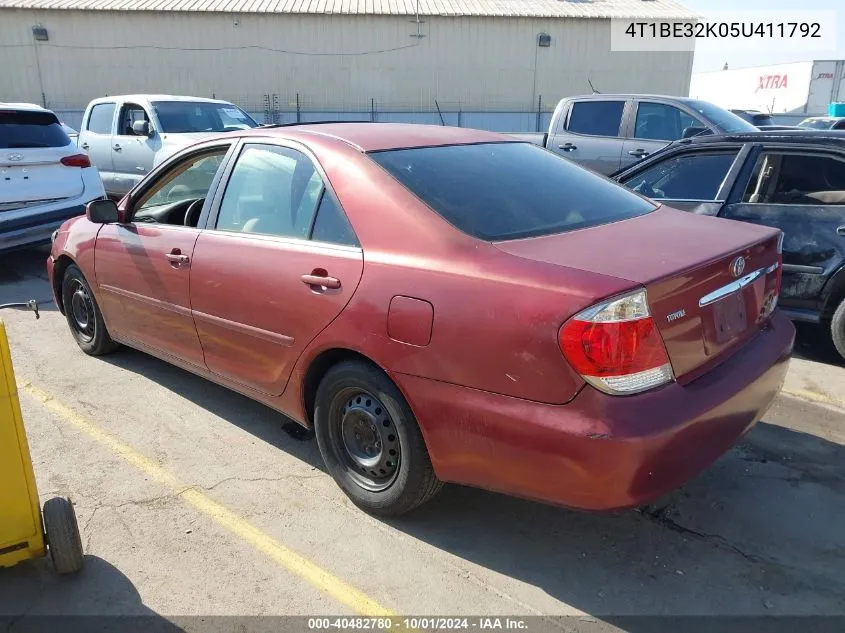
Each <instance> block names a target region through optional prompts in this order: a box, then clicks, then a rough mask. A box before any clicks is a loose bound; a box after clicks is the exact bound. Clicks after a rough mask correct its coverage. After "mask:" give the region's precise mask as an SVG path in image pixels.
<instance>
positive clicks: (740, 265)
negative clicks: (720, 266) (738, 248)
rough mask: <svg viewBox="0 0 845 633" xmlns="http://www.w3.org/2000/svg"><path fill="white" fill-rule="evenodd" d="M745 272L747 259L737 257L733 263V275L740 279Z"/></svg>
mask: <svg viewBox="0 0 845 633" xmlns="http://www.w3.org/2000/svg"><path fill="white" fill-rule="evenodd" d="M743 272H745V258H744V257H737V258H736V259H735V260H733V261H732V262H731V274H732V275H733V276H734V277H739V276H740V275H741V274H742V273H743Z"/></svg>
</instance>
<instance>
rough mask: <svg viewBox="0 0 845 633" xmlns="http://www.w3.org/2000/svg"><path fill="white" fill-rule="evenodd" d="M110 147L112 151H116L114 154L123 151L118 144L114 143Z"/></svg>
mask: <svg viewBox="0 0 845 633" xmlns="http://www.w3.org/2000/svg"><path fill="white" fill-rule="evenodd" d="M112 147H113V148H114V151H116V152H119V151H120V150H122V149H123V148H122V147H121V146H120V144H119V143H115V144H114V145H112Z"/></svg>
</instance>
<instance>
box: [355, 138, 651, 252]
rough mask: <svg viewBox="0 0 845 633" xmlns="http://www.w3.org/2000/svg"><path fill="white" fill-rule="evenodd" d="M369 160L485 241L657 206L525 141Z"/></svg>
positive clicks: (421, 150)
mask: <svg viewBox="0 0 845 633" xmlns="http://www.w3.org/2000/svg"><path fill="white" fill-rule="evenodd" d="M370 157H371V158H372V159H373V160H375V161H376V162H377V163H378V164H379V165H381V166H382V167H383V168H384V169H386V170H387V171H388V172H389V173H390V174H391V175H392V176H393V177H394V178H396V179H397V180H398V181H399V182H401V183H402V184H403V185H405V186H406V187H407V188H408V189H410V190H411V191H412V192H413V193H414V194H416V195H417V197H419V198H420V199H421V200H422V201H423V202H425V203H426V204H428V206H430V207H431V208H432V209H434V210H435V211H436V212H437V213H438V214H440V215H441V216H442V217H443V218H445V219H446V220H447V221H448V222H450V223H451V224H452V225H454V226H455V227H457V228H458V229H460V230H461V231H463V232H465V233H468V234H470V235H472V236H474V237H477V238H479V239H483V240H487V241H499V240H510V239H518V238H523V237H534V236H538V235H550V234H553V233H562V232H565V231H571V230H574V229H581V228H586V227H590V226H596V225H598V224H607V223H609V222H615V221H617V220H624V219H627V218H632V217H636V216H639V215H643V214H645V213H649V212H650V211H653V210H654V209H655V208H656V207H655V205H654V204H652V203H650V202H648V201H647V200H645V199H644V198H641V197H640V196H638V195H636V194H634V193H631V192H630V191H628V190H627V189H625V188H623V187H621V186H619V185H617V184H615V183H613V182H611V181H610V180H607V179H605V178H603V177H602V176H599V175H598V174H595V173H593V172H591V171H588V170H586V169H583V168H581V167H578V166H577V165H575V164H574V163H571V162H570V161H568V160H566V159H564V158H561V157H559V156H557V155H555V154H552V153H551V152H549V151H546V150H544V149H541V148H539V147H536V146H534V145H531V144H528V143H484V144H478V145H452V146H443V147H423V148H418V149H401V150H388V151H380V152H374V153H371V154H370Z"/></svg>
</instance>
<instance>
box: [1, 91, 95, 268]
mask: <svg viewBox="0 0 845 633" xmlns="http://www.w3.org/2000/svg"><path fill="white" fill-rule="evenodd" d="M104 196H105V190H104V189H103V183H102V181H101V180H100V174H99V173H98V172H97V169H96V168H95V167H92V166H91V161H90V160H88V155H87V154H85V153H83V152H81V151H80V150H79V148H78V147H76V144H74V143H73V142H72V141H71V140H70V138H69V137H68V135H67V133H66V132H65V130H64V128H63V127H62V124H61V123H59V120H58V118H57V117H56V115H55V114H54V113H53V112H50V110H46V109H44V108H42V107H40V106H37V105H34V104H29V103H0V253H2V252H6V251H10V250H15V249H18V248H23V247H27V246H35V245H37V244H42V243H49V241H50V237H51V235H52V234H53V231H55V230H56V229H57V228H59V226H60V225H61V224H62V222H64V221H65V220H67V219H68V218H72V217H74V216H77V215H82V214H84V213H85V205H86V204H87V203H89V202H90V201H91V200H95V199H97V198H103V197H104Z"/></svg>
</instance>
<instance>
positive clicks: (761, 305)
mask: <svg viewBox="0 0 845 633" xmlns="http://www.w3.org/2000/svg"><path fill="white" fill-rule="evenodd" d="M778 238H779V231H777V230H773V229H770V228H764V227H759V226H755V225H752V224H746V223H741V222H734V221H730V220H722V219H719V218H711V217H703V216H697V215H694V214H690V213H684V212H682V211H677V210H675V209H670V208H667V207H661V208H660V209H658V210H656V211H654V212H652V213H649V214H646V215H643V216H640V217H637V218H632V219H629V220H624V221H620V222H614V223H611V224H605V225H601V226H596V227H592V228H588V229H583V230H578V231H571V232H568V233H561V234H556V235H549V236H544V237H537V238H529V239H524V240H515V241H508V242H498V243H496V246H497V247H498V248H500V249H502V250H504V251H506V252H508V253H511V254H513V255H517V256H520V257H525V258H528V259H534V260H538V261H544V262H548V263H553V264H558V265H561V266H567V267H571V268H577V269H580V270H588V271H591V272H596V273H601V274H604V275H609V276H612V277H617V278H620V279H625V280H628V281H630V282H631V283H632V285H637V286H643V287H645V288H646V291H647V295H648V302H649V307H650V310H651V313H652V316H653V318H654V320H655V323H656V324H657V327H658V329H659V331H660V334H661V336H662V338H663V341H664V344H665V345H666V349H667V352H668V354H669V358H670V361H671V363H672V369H673V371H674V374H675V376H676V377H677V379H678V380H679V382H682V383H683V382H688V381H690V380H693V379H694V378H696V377H697V376H699V375H701V374H702V373H703V372H704V371H706V370H707V369H708V368H710V367H712V366H713V365H714V364H717V363H718V362H720V361H721V360H723V359H724V358H726V357H727V356H729V355H730V353H731V352H732V350H735V349H738V348H739V347H741V345H742V343H743V342H744V341H746V340H747V339H749V338H750V337H752V336H753V335H754V333H755V332H757V331H758V330H759V329H760V328H761V327H763V324H764V322H765V320H766V318H767V316H768V307H769V306H770V305H771V302H772V300H773V296H774V295H775V294H776V292H777V261H778V255H777V242H778ZM739 262H741V263H739ZM739 268H742V270H739Z"/></svg>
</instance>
